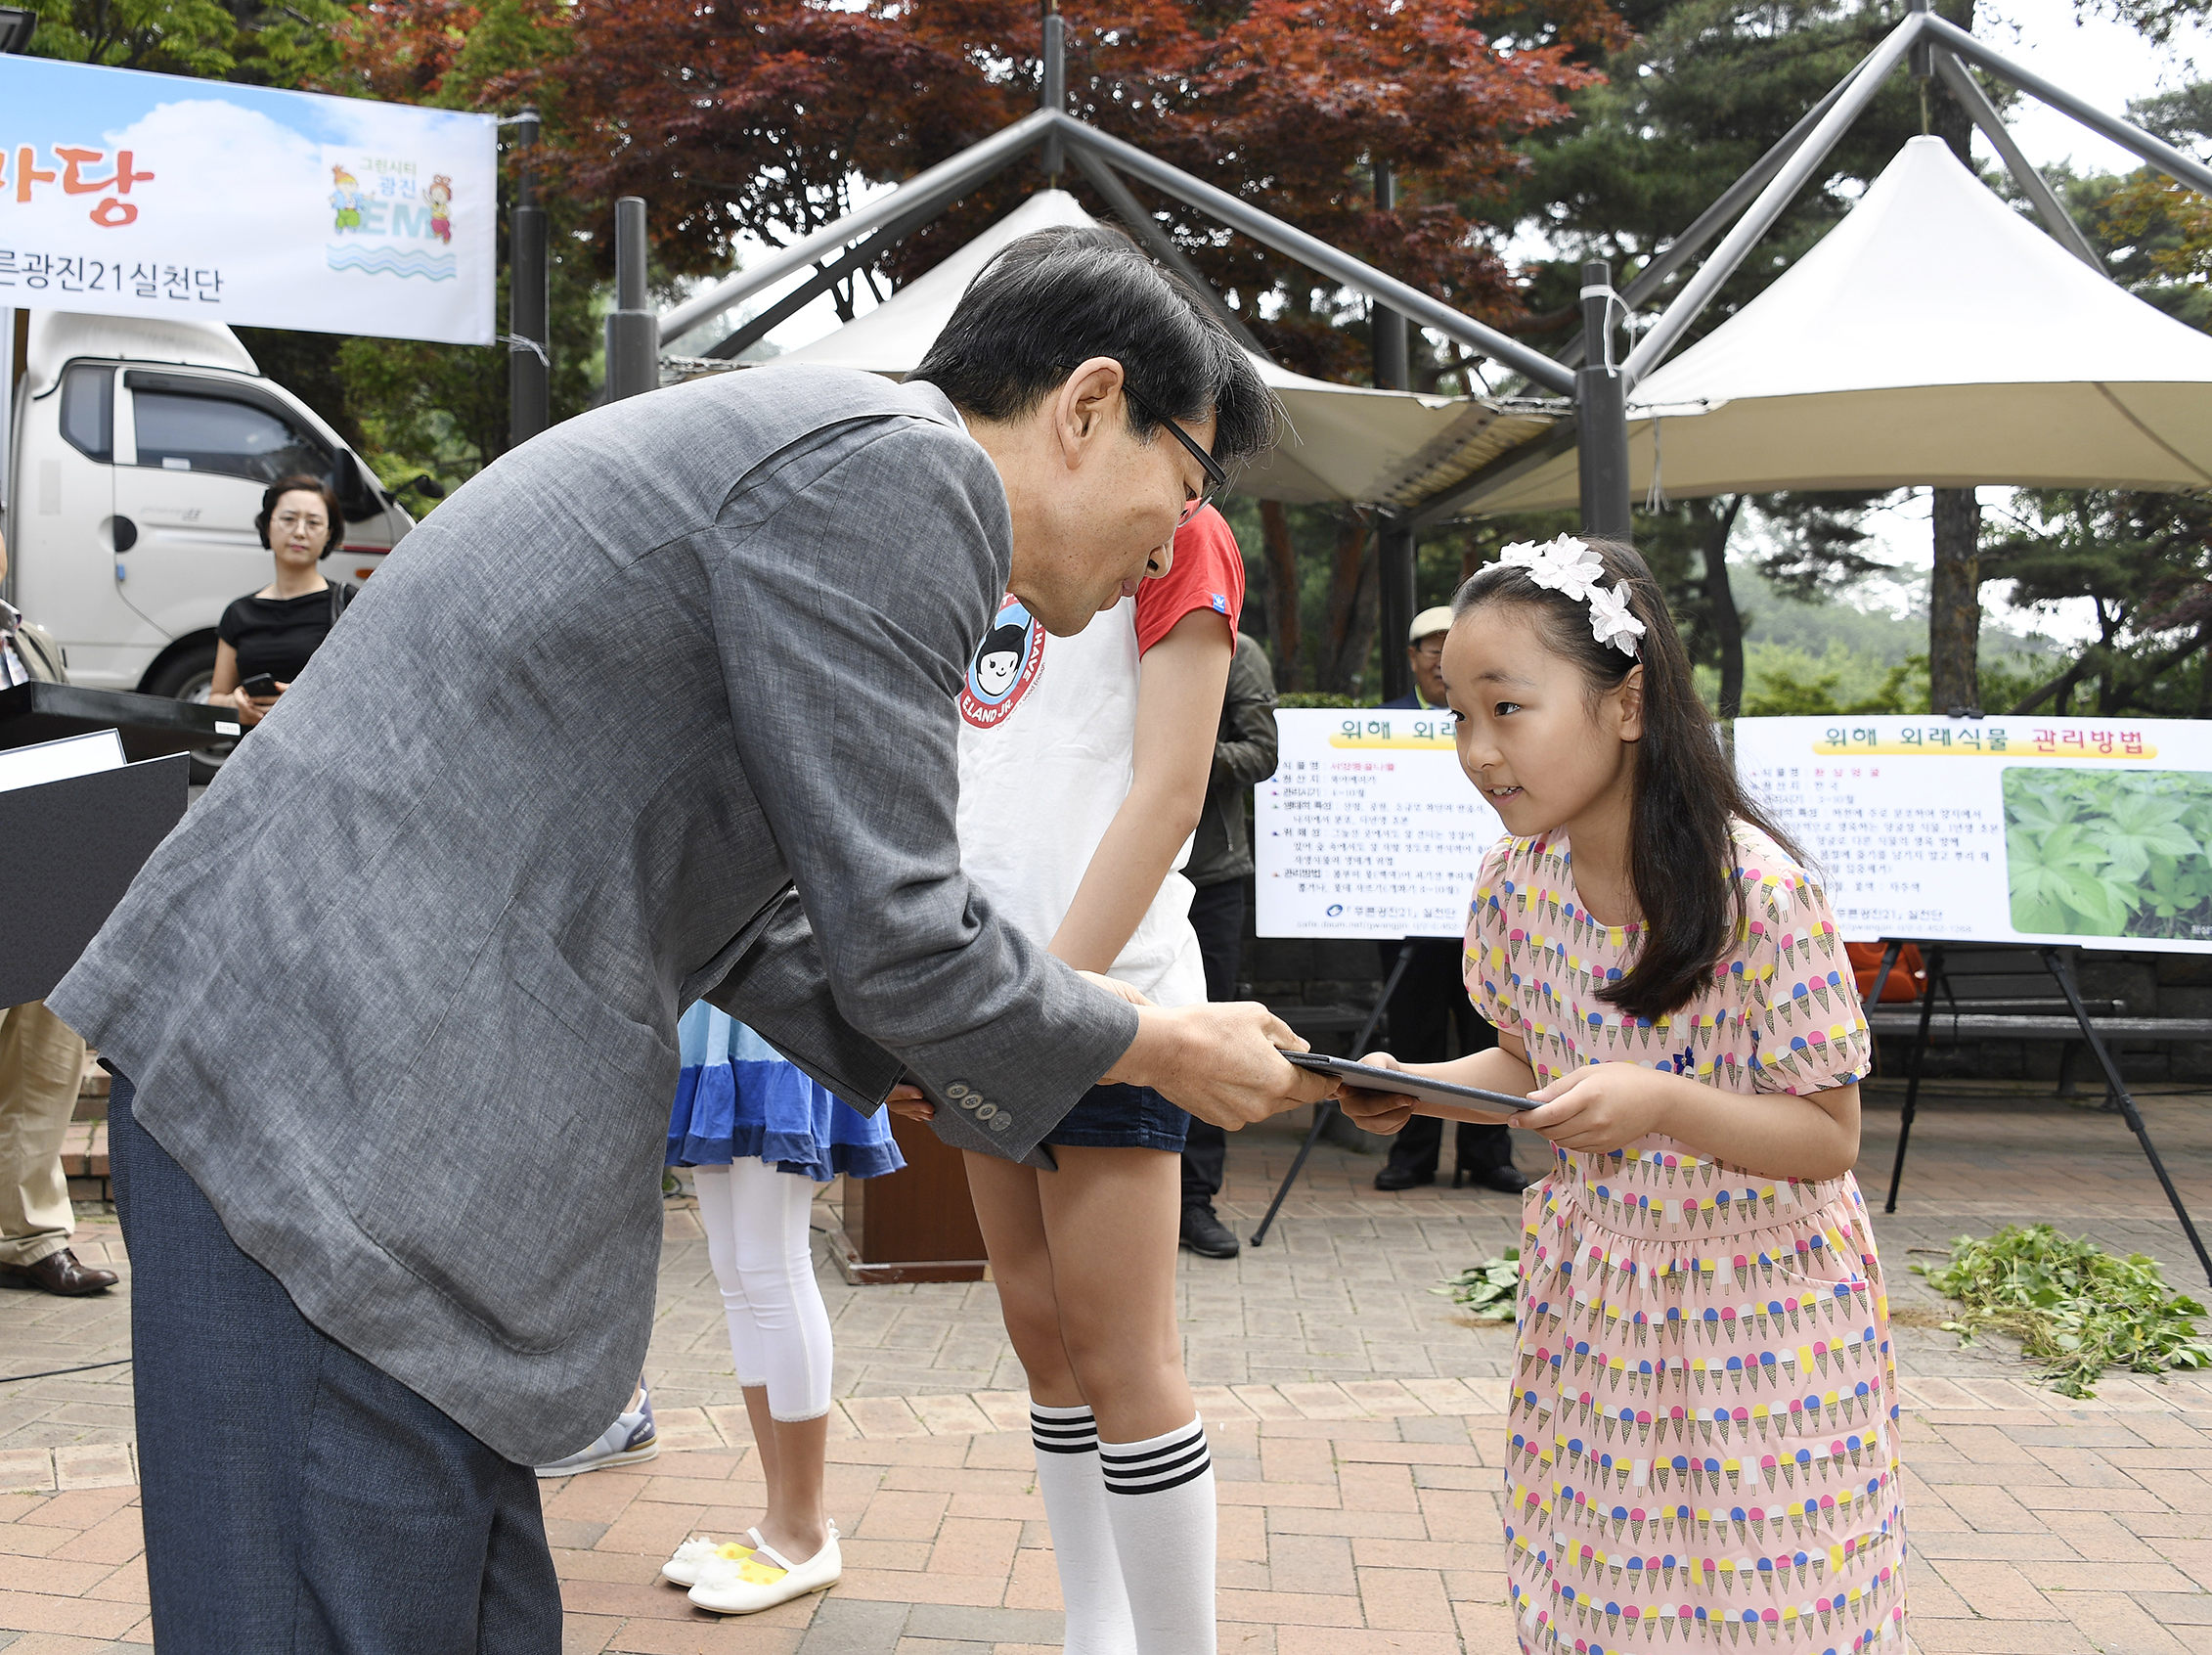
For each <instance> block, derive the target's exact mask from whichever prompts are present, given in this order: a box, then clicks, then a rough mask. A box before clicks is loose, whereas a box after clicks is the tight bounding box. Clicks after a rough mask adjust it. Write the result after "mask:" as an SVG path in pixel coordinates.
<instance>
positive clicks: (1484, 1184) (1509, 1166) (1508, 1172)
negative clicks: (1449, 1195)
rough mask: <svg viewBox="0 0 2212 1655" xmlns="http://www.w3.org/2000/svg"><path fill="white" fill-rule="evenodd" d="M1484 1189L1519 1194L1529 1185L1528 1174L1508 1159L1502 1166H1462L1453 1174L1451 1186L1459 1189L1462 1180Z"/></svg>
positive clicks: (1504, 1193)
mask: <svg viewBox="0 0 2212 1655" xmlns="http://www.w3.org/2000/svg"><path fill="white" fill-rule="evenodd" d="M1463 1179H1464V1180H1465V1181H1466V1182H1467V1183H1469V1184H1472V1185H1476V1186H1477V1187H1479V1188H1482V1189H1495V1190H1496V1191H1497V1192H1498V1193H1499V1194H1501V1195H1518V1194H1520V1193H1521V1192H1522V1191H1523V1190H1524V1189H1526V1188H1527V1187H1528V1175H1527V1174H1526V1173H1525V1172H1523V1171H1522V1170H1521V1169H1520V1168H1519V1167H1517V1166H1515V1165H1514V1164H1513V1163H1512V1162H1511V1161H1508V1162H1507V1163H1506V1164H1505V1165H1504V1166H1502V1167H1462V1168H1460V1169H1459V1171H1457V1172H1455V1173H1453V1174H1452V1175H1451V1186H1452V1187H1453V1188H1454V1189H1457V1188H1458V1187H1459V1185H1460V1181H1461V1180H1463Z"/></svg>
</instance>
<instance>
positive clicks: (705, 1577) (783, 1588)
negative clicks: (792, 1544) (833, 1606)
mask: <svg viewBox="0 0 2212 1655" xmlns="http://www.w3.org/2000/svg"><path fill="white" fill-rule="evenodd" d="M844 1572H845V1563H844V1559H843V1558H842V1557H840V1556H839V1555H838V1551H837V1525H836V1524H835V1523H832V1524H830V1525H829V1538H828V1539H827V1540H826V1541H824V1542H823V1543H822V1547H821V1549H820V1550H819V1551H818V1552H816V1553H815V1554H814V1555H813V1556H812V1557H810V1558H808V1559H807V1560H806V1561H805V1562H804V1563H793V1562H792V1561H791V1560H790V1559H788V1558H786V1557H784V1556H783V1555H782V1554H781V1553H779V1552H777V1551H775V1550H774V1549H773V1548H772V1547H769V1546H765V1545H759V1546H755V1547H754V1548H753V1554H752V1555H751V1556H750V1557H747V1558H745V1559H743V1560H742V1561H740V1562H728V1561H725V1560H723V1559H721V1558H716V1559H715V1560H714V1561H713V1562H711V1563H709V1564H708V1565H707V1567H706V1569H705V1570H704V1571H703V1572H702V1573H701V1576H700V1579H699V1584H698V1585H697V1586H695V1587H693V1588H691V1601H692V1602H693V1603H696V1604H697V1605H698V1606H699V1607H700V1608H701V1609H711V1610H713V1611H714V1612H715V1613H716V1614H717V1615H757V1614H758V1613H760V1611H761V1610H763V1609H773V1608H774V1607H775V1606H776V1605H777V1604H778V1603H788V1602H790V1601H791V1599H793V1598H794V1597H804V1596H806V1594H807V1593H808V1592H810V1591H819V1590H821V1589H822V1588H824V1587H827V1586H834V1585H836V1584H837V1578H838V1576H840V1575H842V1574H843V1573H844Z"/></svg>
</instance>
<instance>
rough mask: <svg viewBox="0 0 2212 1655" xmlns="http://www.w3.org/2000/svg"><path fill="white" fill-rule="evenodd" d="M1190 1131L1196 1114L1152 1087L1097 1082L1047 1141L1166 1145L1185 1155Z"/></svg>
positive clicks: (1085, 1146)
mask: <svg viewBox="0 0 2212 1655" xmlns="http://www.w3.org/2000/svg"><path fill="white" fill-rule="evenodd" d="M1189 1131H1190V1117H1189V1116H1188V1115H1186V1114H1184V1113H1183V1112H1182V1110H1180V1109H1178V1108H1176V1107H1175V1106H1174V1105H1173V1104H1172V1103H1171V1102H1169V1101H1168V1100H1167V1099H1166V1098H1165V1097H1163V1096H1160V1095H1159V1094H1158V1093H1157V1092H1154V1091H1153V1090H1152V1089H1151V1088H1150V1087H1149V1086H1094V1087H1092V1088H1091V1089H1090V1090H1089V1091H1088V1092H1086V1093H1084V1095H1083V1096H1082V1097H1081V1098H1079V1099H1077V1102H1076V1106H1075V1107H1074V1108H1073V1109H1070V1110H1069V1111H1068V1112H1067V1114H1066V1115H1065V1116H1064V1117H1063V1118H1062V1119H1061V1122H1060V1124H1059V1125H1058V1126H1056V1127H1054V1128H1053V1129H1052V1130H1051V1131H1050V1132H1048V1133H1046V1134H1045V1135H1044V1141H1045V1142H1047V1143H1064V1144H1066V1145H1067V1146H1068V1147H1069V1148H1071V1149H1165V1150H1167V1151H1168V1152H1169V1153H1170V1154H1172V1155H1179V1154H1181V1153H1182V1148H1183V1137H1184V1135H1185V1134H1187V1133H1188V1132H1189Z"/></svg>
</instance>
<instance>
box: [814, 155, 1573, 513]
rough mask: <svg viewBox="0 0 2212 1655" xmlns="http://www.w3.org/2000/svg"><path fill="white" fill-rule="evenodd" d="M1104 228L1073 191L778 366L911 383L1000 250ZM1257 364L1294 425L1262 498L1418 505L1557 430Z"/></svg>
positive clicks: (1483, 403) (1253, 476) (1275, 456)
mask: <svg viewBox="0 0 2212 1655" xmlns="http://www.w3.org/2000/svg"><path fill="white" fill-rule="evenodd" d="M1095 222H1096V221H1095V220H1094V219H1092V218H1091V217H1090V215H1089V214H1088V213H1086V212H1084V210H1083V207H1082V206H1081V205H1080V204H1079V203H1078V202H1077V201H1076V199H1075V197H1073V196H1071V195H1069V194H1068V193H1067V192H1066V191H1065V190H1043V191H1040V192H1039V193H1038V194H1036V195H1034V196H1032V197H1030V198H1029V199H1028V200H1027V201H1024V202H1023V203H1022V204H1021V205H1020V206H1018V207H1016V208H1015V209H1014V210H1013V211H1012V212H1010V213H1008V214H1007V215H1006V216H1005V217H1004V218H1001V219H1000V220H999V221H998V222H997V223H995V224H994V225H993V226H991V228H990V229H988V230H986V231H984V232H983V234H982V235H980V236H978V237H976V239H975V240H974V241H972V242H970V243H968V244H967V246H963V247H961V248H959V249H958V250H957V251H955V252H953V253H951V255H949V256H948V257H947V258H945V259H944V260H943V262H941V263H940V264H938V265H937V267H936V268H935V269H933V270H931V271H930V272H929V273H928V274H927V275H926V276H920V277H917V278H915V279H914V280H913V281H911V282H909V283H907V285H906V286H905V287H903V288H901V289H900V290H899V291H897V292H896V293H894V294H893V295H892V296H891V297H890V298H888V299H886V300H885V301H884V302H883V303H882V304H880V305H878V306H876V308H875V309H873V310H871V311H868V312H867V313H866V314H865V315H863V316H860V317H856V318H855V319H854V320H853V321H851V322H848V323H846V324H845V326H844V327H842V328H839V329H838V330H837V331H836V332H835V333H832V334H829V335H825V336H824V337H822V338H819V339H817V340H815V341H814V342H813V343H811V344H806V345H802V346H800V347H799V348H798V349H796V350H793V351H788V352H786V353H785V354H784V355H782V356H779V357H777V358H775V360H776V361H777V362H812V363H819V364H822V365H825V366H830V367H838V368H861V369H865V370H866V371H868V372H870V373H875V374H886V375H891V376H894V377H896V376H900V375H905V374H907V373H910V372H911V371H912V370H913V369H914V368H915V367H916V366H917V365H918V364H919V363H920V362H921V359H922V357H923V355H924V354H925V353H927V351H928V349H929V347H930V344H931V343H932V342H933V341H934V340H935V339H936V337H937V335H938V333H939V332H940V330H942V329H943V328H944V326H945V324H946V322H947V321H948V320H949V319H950V318H951V314H952V308H953V306H954V305H956V304H957V303H958V302H959V299H960V295H961V293H963V292H965V291H967V287H968V284H969V283H970V282H971V281H973V280H974V279H975V276H976V273H977V272H978V271H980V270H982V269H983V267H984V266H985V265H986V264H988V263H990V261H991V260H992V258H994V257H995V255H996V254H997V252H998V251H999V249H1000V248H1002V247H1004V246H1006V245H1007V244H1008V243H1009V242H1012V241H1014V240H1016V239H1017V238H1019V237H1022V236H1026V235H1028V234H1029V233H1030V232H1032V231H1035V230H1042V229H1046V228H1049V227H1051V226H1053V225H1060V224H1075V225H1085V224H1092V223H1095ZM1253 360H1254V363H1255V364H1256V365H1257V366H1258V367H1259V369H1260V373H1261V378H1263V379H1264V380H1266V381H1267V384H1268V386H1269V387H1270V388H1271V389H1272V390H1273V391H1274V393H1275V394H1276V396H1278V397H1279V398H1281V399H1282V404H1283V409H1284V412H1285V414H1286V415H1287V416H1288V418H1287V421H1286V425H1285V428H1284V430H1283V432H1282V440H1281V442H1280V444H1279V445H1278V446H1277V447H1276V448H1275V450H1274V451H1273V452H1272V453H1270V454H1267V455H1264V456H1262V457H1261V459H1259V460H1258V461H1256V462H1255V463H1254V464H1253V465H1252V466H1251V467H1249V468H1248V469H1247V470H1245V472H1244V473H1243V474H1242V475H1241V476H1239V477H1238V478H1237V487H1238V488H1239V489H1240V490H1241V491H1242V492H1244V493H1247V494H1254V495H1258V496H1260V497H1261V498H1262V499H1268V500H1284V501H1292V502H1310V501H1321V500H1350V501H1359V502H1366V503H1387V504H1397V503H1404V504H1410V503H1412V502H1414V501H1416V500H1419V499H1422V498H1424V497H1426V496H1428V495H1430V494H1433V493H1435V492H1436V491H1437V490H1438V488H1439V487H1441V486H1443V485H1444V484H1446V483H1448V482H1451V481H1456V480H1457V478H1458V477H1460V476H1464V475H1466V474H1467V473H1468V472H1470V471H1472V470H1475V469H1476V468H1477V467H1478V466H1481V465H1482V464H1483V463H1485V462H1486V461H1488V460H1490V459H1491V458H1493V457H1495V456H1496V455H1497V454H1499V453H1501V452H1503V451H1504V450H1505V449H1508V448H1511V447H1513V446H1514V445H1515V444H1517V443H1519V442H1521V441H1524V440H1525V439H1526V438H1527V437H1529V436H1531V435H1534V434H1536V433H1538V432H1541V431H1543V430H1546V429H1548V428H1549V427H1550V425H1551V424H1552V420H1551V418H1550V417H1549V416H1547V415H1543V414H1538V413H1534V412H1532V411H1528V412H1524V411H1521V410H1517V409H1515V408H1514V407H1513V406H1512V405H1510V404H1501V403H1496V402H1490V401H1487V400H1482V399H1470V398H1467V397H1446V396H1422V395H1419V394H1416V393H1414V392H1410V391H1390V390H1370V389H1367V388H1365V387H1363V386H1358V385H1336V384H1330V383H1328V382H1327V381H1326V380H1309V379H1307V378H1306V377H1305V376H1304V375H1303V374H1293V373H1291V372H1289V371H1288V370H1286V369H1283V368H1278V367H1277V366H1275V365H1274V364H1273V363H1271V362H1269V361H1267V360H1266V359H1265V358H1263V357H1258V356H1256V357H1254V358H1253Z"/></svg>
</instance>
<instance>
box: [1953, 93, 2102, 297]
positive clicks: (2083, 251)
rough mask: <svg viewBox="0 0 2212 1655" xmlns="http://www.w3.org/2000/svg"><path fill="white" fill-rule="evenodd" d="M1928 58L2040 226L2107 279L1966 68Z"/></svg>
mask: <svg viewBox="0 0 2212 1655" xmlns="http://www.w3.org/2000/svg"><path fill="white" fill-rule="evenodd" d="M1930 56H1932V57H1933V58H1934V60H1935V72H1936V73H1937V74H1939V75H1941V76H1942V77H1943V84H1944V85H1945V86H1948V87H1949V88H1950V89H1951V96H1952V97H1954V98H1956V99H1958V100H1959V105H1960V107H1961V108H1962V109H1964V110H1965V111H1966V112H1967V113H1968V114H1969V116H1971V117H1972V119H1973V123H1974V124H1975V125H1976V126H1978V127H1980V128H1981V135H1982V136H1983V137H1984V138H1987V139H1988V140H1989V144H1990V148H1992V149H1994V150H1995V151H1996V152H1997V153H1998V155H2000V156H2002V157H2004V160H2005V165H2006V168H2007V169H2008V170H2009V171H2010V172H2011V173H2012V175H2013V182H2014V183H2016V184H2018V185H2019V187H2020V192H2021V194H2023V195H2025V196H2026V197H2027V199H2028V200H2029V201H2031V202H2033V203H2034V205H2035V210H2036V215H2037V216H2038V217H2040V218H2041V219H2042V220H2043V227H2044V228H2045V229H2046V230H2049V231H2050V232H2051V235H2052V237H2053V239H2054V240H2056V241H2057V244H2058V245H2059V246H2062V247H2064V248H2065V249H2066V250H2067V251H2068V252H2070V253H2072V254H2073V255H2074V257H2076V258H2078V259H2080V260H2081V261H2082V263H2084V264H2086V265H2088V266H2089V267H2090V269H2092V270H2094V271H2096V272H2097V273H2098V275H2100V276H2104V277H2106V278H2107V279H2109V273H2108V272H2107V271H2106V270H2105V268H2104V261H2103V260H2102V259H2101V258H2099V257H2098V256H2097V249H2096V248H2095V247H2093V246H2090V245H2089V238H2088V237H2086V236H2084V235H2083V234H2082V233H2081V226H2080V225H2078V224H2076V223H2075V222H2074V215H2073V214H2072V213H2070V212H2068V211H2067V210H2066V207H2065V203H2064V202H2063V201H2059V200H2058V197H2057V192H2056V191H2054V190H2053V189H2052V188H2051V183H2050V180H2048V179H2046V178H2045V177H2044V176H2043V174H2042V173H2040V172H2038V171H2037V170H2036V169H2035V165H2034V163H2033V162H2032V161H2030V160H2029V159H2028V158H2027V157H2026V156H2025V155H2023V154H2022V153H2021V151H2020V147H2019V145H2017V144H2015V143H2014V142H2013V134H2012V131H2011V130H2010V129H2009V128H2008V127H2007V126H2006V125H2005V122H2004V120H2003V119H2002V118H2001V117H2000V116H1999V115H1998V113H1997V110H1996V106H1994V105H1993V104H1991V103H1990V101H1989V99H1988V97H1987V96H1986V95H1985V94H1984V93H1983V92H1982V89H1981V88H1980V87H1979V86H1977V85H1975V84H1974V77H1973V76H1972V75H1970V74H1969V73H1968V72H1967V68H1966V66H1965V65H1964V64H1962V63H1960V62H1959V60H1958V59H1956V58H1954V57H1953V56H1951V54H1950V53H1948V52H1934V53H1931V54H1930Z"/></svg>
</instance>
